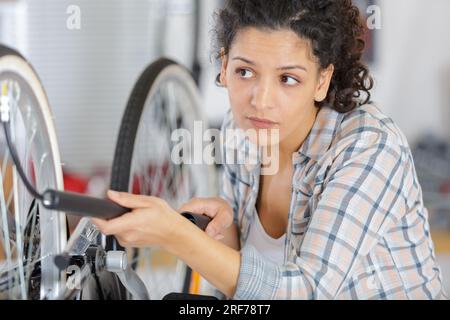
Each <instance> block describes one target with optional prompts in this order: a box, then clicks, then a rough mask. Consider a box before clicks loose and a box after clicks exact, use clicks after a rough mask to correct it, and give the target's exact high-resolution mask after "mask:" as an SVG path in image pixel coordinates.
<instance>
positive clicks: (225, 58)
mask: <svg viewBox="0 0 450 320" xmlns="http://www.w3.org/2000/svg"><path fill="white" fill-rule="evenodd" d="M220 61H221V62H222V66H221V68H220V78H219V80H220V84H221V85H222V86H223V87H226V86H227V66H228V56H227V55H226V54H225V48H221V49H220Z"/></svg>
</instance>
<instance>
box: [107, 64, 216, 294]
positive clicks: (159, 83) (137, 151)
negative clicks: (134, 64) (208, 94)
mask: <svg viewBox="0 0 450 320" xmlns="http://www.w3.org/2000/svg"><path fill="white" fill-rule="evenodd" d="M199 104H200V98H199V93H198V90H197V88H196V85H195V83H194V81H193V79H192V77H191V75H190V74H189V72H188V71H187V70H185V69H184V68H183V67H181V66H180V65H178V64H177V63H175V62H173V61H171V60H168V59H164V58H163V59H159V60H157V61H156V62H154V63H153V64H151V65H150V66H149V67H148V68H147V69H146V70H145V71H144V72H143V73H142V75H141V76H140V78H139V80H138V81H137V83H136V84H135V87H134V89H133V91H132V93H131V96H130V98H129V101H128V105H127V107H126V110H125V114H124V116H123V118H122V124H121V127H120V132H119V137H118V141H117V145H116V151H115V156H114V162H113V168H112V175H111V189H113V190H118V191H127V192H131V193H135V194H145V195H152V196H156V197H160V198H163V199H165V200H166V201H167V202H168V203H169V204H170V205H171V206H172V208H175V209H177V208H179V206H181V204H183V203H184V202H186V201H188V200H189V199H190V198H192V197H196V196H209V195H211V194H213V193H214V188H215V177H214V174H215V173H214V167H213V165H207V164H192V165H188V164H185V163H184V162H183V161H181V162H178V161H172V160H171V159H172V158H171V153H172V151H173V150H174V145H173V142H172V139H171V135H172V133H173V132H174V130H176V129H186V130H187V132H190V133H192V132H194V122H195V121H202V123H203V127H206V123H205V121H204V119H203V116H202V114H201V112H200V109H199V106H200V105H199ZM186 147H187V149H186V148H185V149H183V151H182V152H181V153H184V152H186V154H185V155H187V154H188V153H191V152H192V150H188V149H189V146H186ZM129 256H131V257H132V258H133V259H132V263H133V265H134V266H135V267H136V271H137V273H138V274H139V276H140V277H141V278H142V279H143V280H144V282H145V284H146V286H147V288H148V291H149V294H150V297H151V298H152V299H161V298H163V297H164V296H165V295H166V294H168V293H171V292H183V291H186V290H187V289H188V286H186V285H185V282H189V281H190V272H187V270H188V268H187V267H186V265H185V264H184V263H183V262H182V261H181V260H178V259H177V258H175V257H173V256H171V255H169V254H168V253H167V252H164V251H162V250H161V249H156V248H146V249H140V250H139V251H134V252H131V253H129ZM186 277H188V279H186ZM197 278H198V277H197ZM197 282H198V281H197ZM203 283H205V285H206V287H205V285H204V290H207V289H206V288H208V285H207V283H206V282H205V281H203ZM195 286H198V283H195ZM204 290H203V291H202V290H201V289H197V290H196V292H195V293H203V292H204Z"/></svg>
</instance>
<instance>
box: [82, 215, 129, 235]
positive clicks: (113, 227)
mask: <svg viewBox="0 0 450 320" xmlns="http://www.w3.org/2000/svg"><path fill="white" fill-rule="evenodd" d="M91 221H92V223H93V224H95V225H96V226H97V228H98V229H99V230H100V232H101V233H103V234H104V235H115V234H119V233H122V232H125V231H127V230H132V229H133V223H135V221H136V219H133V217H132V213H131V212H130V213H126V214H124V215H122V216H120V217H118V218H115V219H111V220H108V221H106V220H102V219H97V218H91Z"/></svg>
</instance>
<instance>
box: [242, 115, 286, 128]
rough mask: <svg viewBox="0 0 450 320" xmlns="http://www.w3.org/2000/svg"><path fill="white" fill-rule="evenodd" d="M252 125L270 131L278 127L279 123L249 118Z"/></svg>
mask: <svg viewBox="0 0 450 320" xmlns="http://www.w3.org/2000/svg"><path fill="white" fill-rule="evenodd" d="M247 119H248V120H249V121H250V122H251V124H252V125H253V126H254V127H256V128H259V129H270V128H273V127H275V126H276V125H278V123H277V122H274V121H272V120H268V119H261V118H257V117H247Z"/></svg>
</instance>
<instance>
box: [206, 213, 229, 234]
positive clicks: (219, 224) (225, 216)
mask: <svg viewBox="0 0 450 320" xmlns="http://www.w3.org/2000/svg"><path fill="white" fill-rule="evenodd" d="M232 223H233V217H232V216H231V214H230V212H228V211H227V210H225V209H221V210H219V211H218V212H217V214H216V216H215V217H214V219H213V220H212V221H211V222H210V223H209V224H208V226H207V227H206V229H205V232H206V233H207V234H208V235H210V236H211V237H215V236H216V235H218V234H221V233H222V231H223V230H224V229H226V228H228V227H229V226H230V225H231V224H232Z"/></svg>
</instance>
